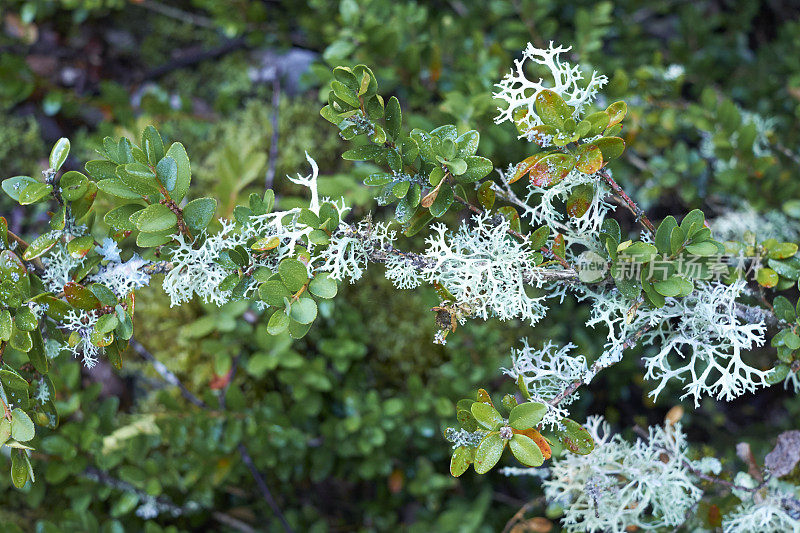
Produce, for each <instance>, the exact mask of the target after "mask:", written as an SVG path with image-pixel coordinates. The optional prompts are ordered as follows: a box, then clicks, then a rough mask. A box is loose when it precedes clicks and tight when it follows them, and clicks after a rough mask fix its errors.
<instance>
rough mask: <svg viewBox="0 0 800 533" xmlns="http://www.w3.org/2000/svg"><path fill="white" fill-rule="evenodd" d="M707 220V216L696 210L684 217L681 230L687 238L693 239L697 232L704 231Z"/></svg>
mask: <svg viewBox="0 0 800 533" xmlns="http://www.w3.org/2000/svg"><path fill="white" fill-rule="evenodd" d="M705 218H706V217H705V215H704V214H703V212H702V211H700V210H699V209H694V210H692V211H690V212H689V213H688V214H687V215H686V216H685V217H683V220H681V229H682V230H683V231H684V233H685V234H686V237H687V238H692V236H693V235H694V234H695V233H696V232H698V231H700V230H701V229H703V226H704V224H705Z"/></svg>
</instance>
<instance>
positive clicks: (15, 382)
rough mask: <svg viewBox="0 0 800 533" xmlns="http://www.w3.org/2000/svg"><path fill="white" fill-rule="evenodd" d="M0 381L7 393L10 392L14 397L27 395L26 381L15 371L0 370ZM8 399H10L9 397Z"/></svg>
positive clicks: (25, 396) (24, 397)
mask: <svg viewBox="0 0 800 533" xmlns="http://www.w3.org/2000/svg"><path fill="white" fill-rule="evenodd" d="M0 383H2V384H3V387H4V388H5V389H6V393H7V394H12V395H13V396H14V397H15V398H23V399H26V398H27V397H28V382H27V381H25V380H24V379H23V378H22V376H20V375H19V374H17V373H16V372H14V371H12V370H5V369H3V370H0ZM9 400H12V399H11V398H9ZM0 416H1V414H0Z"/></svg>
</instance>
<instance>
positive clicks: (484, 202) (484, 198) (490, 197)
mask: <svg viewBox="0 0 800 533" xmlns="http://www.w3.org/2000/svg"><path fill="white" fill-rule="evenodd" d="M495 197H496V194H495V192H494V189H492V182H491V181H484V182H483V183H481V186H480V187H478V202H480V204H481V206H483V208H484V209H486V210H489V209H491V208H492V207H493V206H494V200H495Z"/></svg>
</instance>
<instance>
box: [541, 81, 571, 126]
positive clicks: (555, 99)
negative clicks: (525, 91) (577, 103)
mask: <svg viewBox="0 0 800 533" xmlns="http://www.w3.org/2000/svg"><path fill="white" fill-rule="evenodd" d="M534 105H535V107H536V114H537V115H539V118H541V119H542V122H544V123H545V124H546V125H548V126H554V127H556V128H559V129H561V128H562V127H563V125H564V122H565V121H566V120H567V119H569V118H571V117H572V109H570V107H569V106H568V105H567V103H566V102H564V100H563V99H562V98H561V96H559V95H558V93H556V92H554V91H551V90H549V89H543V90H541V91H539V93H538V94H537V95H536V99H535V101H534Z"/></svg>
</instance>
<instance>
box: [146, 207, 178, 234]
mask: <svg viewBox="0 0 800 533" xmlns="http://www.w3.org/2000/svg"><path fill="white" fill-rule="evenodd" d="M177 223H178V217H177V216H176V215H175V213H173V212H172V211H171V210H170V208H169V207H167V206H166V205H164V204H151V205H148V206H147V207H145V208H144V210H142V212H141V213H140V214H139V216H138V217H137V218H136V227H137V228H138V229H139V231H143V232H146V233H154V232H160V231H167V230H170V229H172V228H173V227H175V225H176V224H177Z"/></svg>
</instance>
